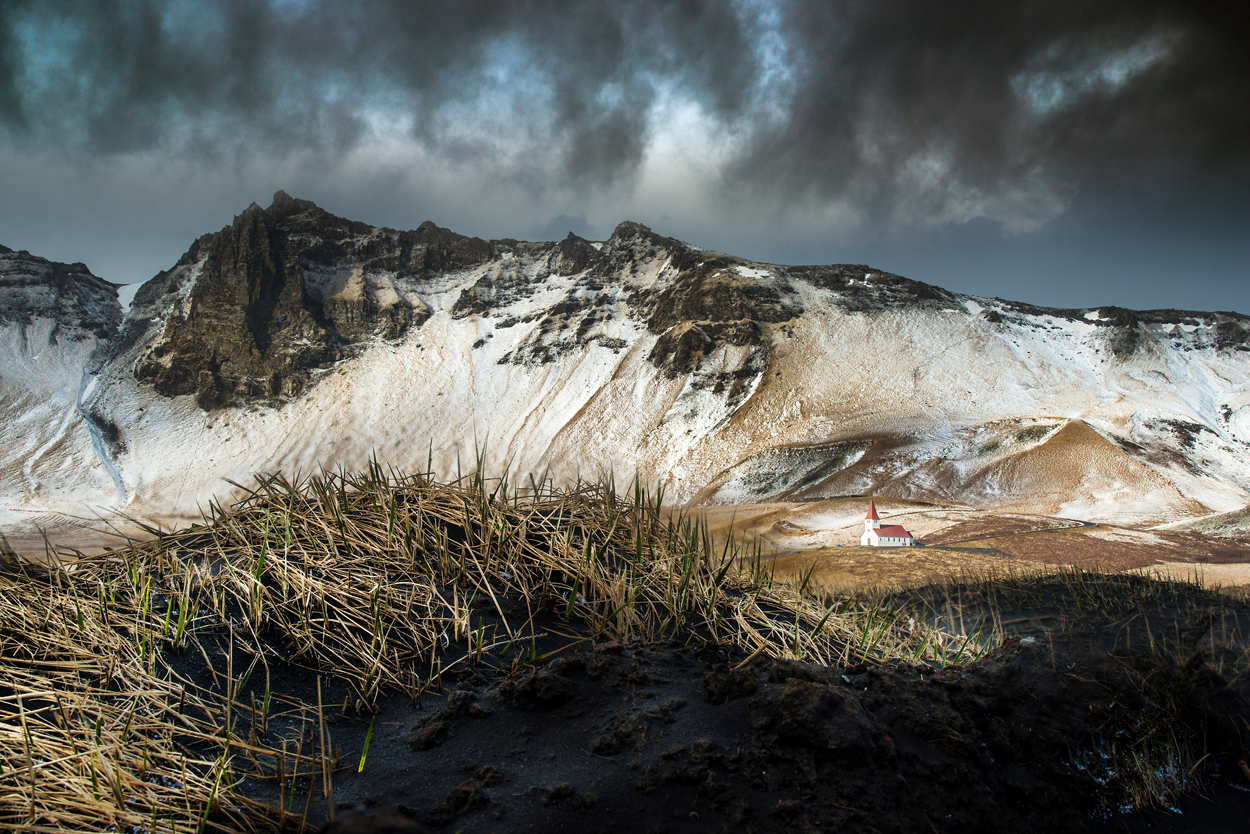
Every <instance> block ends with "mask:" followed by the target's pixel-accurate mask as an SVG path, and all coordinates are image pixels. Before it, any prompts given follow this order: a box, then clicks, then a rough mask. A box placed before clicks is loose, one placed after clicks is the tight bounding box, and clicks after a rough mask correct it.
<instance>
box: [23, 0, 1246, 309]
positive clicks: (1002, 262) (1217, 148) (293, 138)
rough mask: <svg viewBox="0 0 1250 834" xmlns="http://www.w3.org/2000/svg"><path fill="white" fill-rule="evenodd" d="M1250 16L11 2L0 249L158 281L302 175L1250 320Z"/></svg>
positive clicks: (1142, 3) (525, 231) (380, 219)
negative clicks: (209, 236)
mask: <svg viewBox="0 0 1250 834" xmlns="http://www.w3.org/2000/svg"><path fill="white" fill-rule="evenodd" d="M1245 7H1246V4H1245V3H1244V0H1242V2H1228V3H1206V4H1204V3H1195V2H1155V1H1153V0H1122V2H1101V3H1098V2H1089V0H1079V2H1064V0H1034V1H1033V2H1028V1H1027V0H1026V1H1025V2H1002V1H1001V0H984V2H970V1H968V0H955V1H954V2H945V3H935V2H932V0H865V1H864V2H836V1H834V0H826V1H825V2H782V1H781V0H779V1H778V2H762V1H761V2H755V1H754V0H740V1H739V2H727V0H715V1H713V0H708V2H693V0H692V1H691V2H671V3H661V2H628V0H621V2H611V1H610V0H586V2H551V1H549V2H540V1H539V0H531V2H520V1H511V2H505V1H504V0H494V1H488V0H480V1H479V2H473V0H466V1H465V2H456V3H448V2H446V0H439V2H413V1H412V0H390V1H389V2H370V3H367V4H364V3H358V2H355V0H351V1H350V2H349V1H348V0H342V1H341V2H339V0H271V2H268V3H265V2H248V0H149V2H127V1H126V0H84V1H83V2H73V0H39V1H38V2H27V1H26V0H0V243H3V244H4V245H7V246H9V247H11V248H15V249H28V250H30V251H32V252H34V253H35V254H39V255H43V256H45V257H49V258H52V259H55V260H61V261H82V262H84V263H86V264H87V265H88V266H89V267H90V268H91V269H92V270H93V271H94V272H95V273H96V274H98V275H101V276H102V277H104V278H107V279H109V280H112V281H116V282H119V283H130V282H138V281H143V280H146V279H148V278H150V277H151V276H152V275H153V274H155V273H156V272H157V271H158V270H160V269H164V268H168V267H169V266H171V265H172V264H173V263H174V262H175V261H176V260H177V258H178V257H179V256H180V255H181V254H182V253H183V252H184V251H185V250H186V249H187V248H188V246H189V245H190V243H191V241H192V240H193V239H194V238H195V237H196V236H197V235H199V234H202V233H205V232H209V231H215V230H217V229H219V228H220V227H222V226H223V225H225V224H227V223H229V222H230V220H231V218H232V217H233V216H234V215H235V214H237V213H239V212H240V211H242V210H243V209H244V208H246V207H247V205H248V204H249V203H251V202H253V201H255V202H258V203H260V204H261V205H268V204H269V202H270V199H271V197H272V194H273V192H274V191H276V190H277V189H279V188H282V189H285V190H286V191H288V192H289V193H291V194H292V195H294V196H298V197H303V198H307V199H311V200H314V201H316V202H317V203H318V204H319V205H321V206H323V207H324V208H326V209H328V210H329V211H332V212H334V213H336V214H340V215H344V216H347V217H350V218H353V219H357V220H363V221H366V222H368V223H373V224H377V225H387V226H392V227H395V228H415V227H416V226H417V225H419V224H420V223H421V222H422V221H424V220H427V219H428V220H433V221H434V222H436V223H438V224H439V225H440V226H446V227H449V228H451V229H453V230H455V231H458V232H461V233H464V234H472V235H479V236H482V237H488V238H499V237H516V238H522V239H553V238H562V237H564V236H565V235H566V234H567V233H568V232H569V231H573V232H575V233H577V234H579V235H582V236H584V237H588V238H592V239H596V238H598V239H602V238H605V237H607V236H608V235H609V234H610V233H611V231H612V229H613V227H614V226H615V225H616V224H617V223H618V222H620V221H622V220H627V219H628V220H637V221H640V222H643V223H646V224H647V225H649V226H651V227H652V228H653V229H655V230H656V231H658V232H660V233H662V234H666V235H670V236H673V237H678V238H681V239H684V240H688V241H690V242H692V243H695V244H698V245H700V246H703V247H706V248H712V249H718V250H721V251H725V252H730V253H733V254H736V255H741V256H744V257H749V258H753V259H757V260H763V261H771V262H776V263H787V264H794V263H840V262H851V263H868V264H871V265H872V266H874V267H877V268H879V269H885V270H889V271H891V272H897V273H899V274H902V275H906V276H907V277H909V278H914V279H917V280H921V281H927V282H929V283H934V284H938V285H941V286H944V287H947V288H949V289H952V290H956V291H960V292H969V293H975V294H979V295H993V296H999V297H1003V298H1010V299H1016V300H1023V301H1029V302H1033V303H1037V304H1046V305H1052V306H1070V307H1089V306H1100V305H1118V306H1122V307H1134V308H1153V307H1179V308H1188V309H1200V310H1237V311H1240V312H1243V313H1250V48H1248V47H1247V44H1250V23H1248V22H1247V17H1248V15H1247V12H1246V11H1245Z"/></svg>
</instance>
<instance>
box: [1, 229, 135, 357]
mask: <svg viewBox="0 0 1250 834" xmlns="http://www.w3.org/2000/svg"><path fill="white" fill-rule="evenodd" d="M118 286H119V285H117V284H113V283H110V282H108V281H105V280H104V279H103V278H99V277H97V276H95V275H92V274H91V270H89V269H87V267H85V266H83V265H82V264H63V263H57V262H55V261H49V260H47V259H46V258H40V257H38V256H35V255H31V254H30V253H29V252H14V251H13V250H12V249H9V248H8V247H0V325H4V324H9V323H19V324H23V325H27V326H29V325H30V324H32V323H33V322H34V321H35V319H40V318H42V319H49V320H51V321H53V322H54V323H55V326H54V327H53V329H52V331H51V333H50V335H49V338H50V339H51V341H53V342H56V341H58V340H60V339H63V338H64V339H68V340H70V341H75V342H76V341H81V340H83V339H87V338H93V337H94V338H96V339H100V340H110V339H113V338H114V337H115V336H116V335H117V331H118V327H119V326H120V324H121V319H122V309H121V304H120V303H119V302H118V300H117V287H118Z"/></svg>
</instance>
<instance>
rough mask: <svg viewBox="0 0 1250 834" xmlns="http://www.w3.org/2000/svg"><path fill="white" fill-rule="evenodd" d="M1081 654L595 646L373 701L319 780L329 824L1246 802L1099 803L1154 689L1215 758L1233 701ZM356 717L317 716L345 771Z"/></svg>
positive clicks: (1134, 826) (1066, 816)
mask: <svg viewBox="0 0 1250 834" xmlns="http://www.w3.org/2000/svg"><path fill="white" fill-rule="evenodd" d="M1088 645H1089V644H1088V642H1087V641H1086V640H1085V639H1084V638H1083V637H1082V636H1080V635H1073V636H1068V637H1054V638H1042V639H1032V640H1030V639H1027V638H1026V639H1025V640H1024V641H1022V640H1020V639H1019V638H1012V639H1010V640H1008V641H1007V642H1006V643H1005V644H1004V645H1002V646H1001V647H1000V648H998V649H996V650H994V651H993V652H991V653H990V654H989V655H987V656H986V657H985V658H983V659H982V660H981V661H979V662H978V663H976V664H973V665H971V666H967V667H952V668H948V669H946V670H935V669H933V668H931V667H928V666H925V665H916V666H909V665H892V666H885V665H874V664H867V663H860V664H858V665H854V666H850V667H847V668H832V667H826V666H817V665H812V664H808V663H804V662H800V661H793V660H773V659H769V658H766V657H757V658H752V659H750V660H749V662H745V663H744V658H743V657H742V655H741V654H740V653H734V652H729V651H726V649H725V648H724V647H720V646H717V645H715V644H711V643H708V644H705V645H702V646H699V647H694V646H683V645H681V644H679V643H672V644H648V645H631V646H628V647H626V646H622V645H620V644H619V643H606V644H601V645H598V646H596V647H594V648H593V649H587V650H584V651H580V652H578V653H570V654H568V655H567V656H564V657H560V658H556V659H554V660H552V661H551V662H550V663H548V664H547V665H546V666H544V667H542V668H539V669H526V670H524V671H521V672H517V673H514V674H512V675H510V676H508V677H505V678H503V679H502V680H498V681H491V680H487V679H485V678H481V677H477V676H476V675H469V676H467V677H466V679H465V680H462V681H460V682H459V683H456V684H454V687H455V688H454V689H451V690H450V691H447V692H445V693H444V694H442V695H441V696H439V697H437V698H427V699H426V701H425V703H424V704H423V709H418V708H417V707H416V705H414V704H411V703H410V702H408V701H407V700H404V701H403V702H402V703H398V702H396V701H395V700H394V699H392V700H390V701H388V702H386V703H385V705H384V706H383V708H382V711H381V712H380V713H379V714H378V715H377V716H376V717H375V718H374V719H373V724H374V727H375V730H374V735H373V738H372V743H371V746H370V747H369V751H368V755H367V757H366V759H365V762H364V767H363V771H362V772H360V773H357V772H356V767H349V768H348V772H347V773H346V774H342V775H336V776H335V783H334V786H333V797H334V801H335V804H336V814H337V819H336V821H335V822H334V823H332V824H329V825H327V826H326V827H325V828H324V831H325V832H339V833H340V834H341V832H363V831H368V832H391V831H394V832H400V831H425V830H448V831H452V830H454V831H474V832H476V831H483V832H486V831H498V832H509V831H604V832H609V831H612V832H635V831H636V832H644V831H645V832H660V831H674V832H675V831H742V832H749V831H760V832H764V831H786V832H791V831H856V832H859V831H862V832H877V831H882V832H884V831H899V832H910V831H916V832H930V831H1015V832H1031V831H1038V832H1042V831H1046V832H1051V831H1103V830H1106V831H1117V830H1150V831H1186V830H1204V831H1208V830H1215V831H1217V830H1220V829H1219V827H1218V824H1219V817H1220V815H1224V816H1225V817H1227V816H1228V815H1229V814H1233V815H1234V817H1235V814H1236V813H1237V811H1238V809H1241V810H1243V811H1244V810H1245V809H1246V808H1247V806H1250V794H1241V793H1239V792H1238V791H1237V790H1236V789H1234V788H1232V787H1230V786H1228V785H1224V786H1223V787H1220V788H1219V790H1220V791H1221V800H1220V804H1219V806H1218V807H1217V808H1216V812H1215V814H1214V817H1212V816H1211V813H1210V812H1211V810H1212V809H1211V808H1207V807H1205V806H1202V807H1200V808H1199V810H1200V811H1201V810H1206V811H1207V812H1208V815H1207V817H1205V818H1202V819H1197V820H1195V822H1197V823H1198V824H1200V825H1202V827H1201V828H1194V827H1192V826H1188V825H1187V824H1188V823H1189V822H1190V821H1189V819H1187V817H1186V816H1185V815H1176V814H1166V813H1164V812H1155V813H1154V814H1153V815H1152V816H1150V817H1149V818H1147V817H1137V816H1131V817H1130V816H1124V815H1122V814H1117V813H1115V811H1116V808H1117V807H1118V806H1119V804H1120V803H1121V802H1122V801H1127V797H1123V796H1120V795H1119V794H1118V791H1120V790H1121V787H1122V786H1121V785H1120V782H1119V772H1120V771H1121V770H1124V769H1127V768H1128V767H1129V764H1128V761H1129V759H1130V757H1131V756H1133V755H1134V754H1136V753H1140V752H1142V750H1141V749H1140V748H1134V749H1125V748H1124V747H1121V748H1117V746H1116V741H1117V739H1122V738H1127V737H1130V736H1134V735H1137V736H1139V735H1140V734H1141V733H1140V730H1141V728H1142V722H1144V721H1149V720H1150V717H1151V713H1152V711H1155V710H1156V706H1157V705H1156V704H1155V703H1153V702H1152V693H1153V691H1154V689H1152V687H1154V688H1155V689H1161V688H1164V687H1166V688H1168V689H1179V691H1182V692H1185V693H1186V694H1187V696H1188V698H1189V700H1190V704H1191V707H1192V709H1191V711H1190V718H1191V719H1192V721H1193V722H1194V724H1195V726H1198V725H1202V726H1204V727H1205V728H1206V729H1208V730H1214V732H1212V733H1210V735H1211V736H1212V737H1213V738H1215V739H1218V740H1220V743H1221V744H1223V745H1224V747H1223V748H1222V749H1218V750H1211V751H1210V754H1211V755H1212V756H1213V757H1215V758H1220V759H1222V760H1225V761H1232V762H1236V761H1238V760H1239V759H1244V758H1245V752H1244V750H1243V749H1242V747H1241V744H1242V731H1243V729H1244V726H1243V727H1239V726H1237V724H1238V722H1239V721H1240V722H1242V723H1244V716H1245V715H1246V706H1247V701H1246V699H1245V696H1246V694H1247V693H1246V691H1245V689H1244V688H1238V687H1237V686H1230V685H1229V682H1228V681H1226V680H1224V679H1223V678H1222V677H1221V676H1220V675H1218V674H1217V673H1216V672H1215V671H1214V670H1213V669H1212V668H1211V667H1210V666H1208V665H1207V664H1206V663H1205V662H1204V659H1203V658H1202V657H1194V658H1191V659H1190V661H1189V662H1188V663H1186V664H1182V665H1175V664H1172V665H1167V664H1164V663H1161V662H1160V661H1159V660H1158V659H1157V658H1156V657H1153V656H1151V655H1148V654H1143V653H1135V652H1129V651H1121V652H1118V653H1107V652H1100V651H1096V650H1091V649H1089V648H1088ZM368 726H369V721H368V719H358V720H356V721H354V722H353V723H340V724H338V725H336V726H334V727H333V728H332V730H331V732H332V733H333V736H334V743H335V745H336V746H339V747H340V748H341V749H342V750H343V751H353V753H352V755H348V756H347V760H348V763H349V764H355V762H356V759H355V758H354V756H355V755H358V751H359V750H360V749H361V747H362V744H363V737H364V734H365V732H366V728H367V727H368ZM382 728H385V732H379V731H380V730H381V729H382ZM1164 731H1166V728H1160V732H1164ZM1145 743H1146V744H1149V742H1148V741H1147V742H1145ZM1213 787H1217V786H1213ZM316 802H317V806H319V807H320V806H321V805H322V800H321V798H320V796H319V797H318V798H317V800H316ZM1190 802H1191V804H1193V802H1194V801H1193V800H1191V801H1190ZM1198 802H1199V805H1201V802H1200V801H1198ZM1207 805H1210V803H1207ZM1212 807H1215V806H1212ZM322 810H324V808H323V807H322ZM370 814H373V816H370ZM1144 826H1148V827H1146V828H1144ZM1230 830H1231V829H1230Z"/></svg>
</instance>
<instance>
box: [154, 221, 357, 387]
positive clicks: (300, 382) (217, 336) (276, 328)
mask: <svg viewBox="0 0 1250 834" xmlns="http://www.w3.org/2000/svg"><path fill="white" fill-rule="evenodd" d="M198 243H199V242H197V244H198ZM206 248H207V253H206V255H205V257H204V260H203V266H202V268H201V271H200V275H199V277H198V279H197V280H196V281H195V283H194V286H193V287H192V288H191V292H190V296H189V299H188V301H189V303H188V304H187V307H186V310H185V312H184V313H183V314H182V315H180V316H175V317H171V318H170V319H169V320H167V322H166V323H165V327H164V333H163V338H161V339H160V340H159V341H158V342H157V343H156V344H154V345H152V347H151V349H150V350H149V351H148V353H147V355H146V356H145V357H144V358H143V359H141V360H140V361H139V362H138V363H137V364H136V367H135V375H136V376H137V377H138V378H139V379H140V380H142V381H149V382H151V383H152V384H153V386H154V387H155V388H156V390H157V391H158V392H159V393H161V394H164V395H165V396H170V397H172V396H177V395H180V394H193V395H195V398H196V402H198V403H199V405H200V406H201V407H202V408H205V409H213V408H220V407H222V406H227V405H233V404H236V403H238V402H240V401H243V400H249V399H257V398H259V399H268V400H277V399H280V398H282V397H284V396H290V395H293V394H297V393H299V391H300V390H301V389H302V388H303V386H304V384H305V382H306V380H307V376H308V372H309V370H311V369H313V368H317V367H324V366H326V365H328V364H330V363H332V362H334V361H335V360H336V359H338V358H339V357H340V355H341V352H340V347H339V345H338V339H337V338H336V337H335V334H333V333H332V332H330V331H329V330H328V329H327V327H326V324H325V323H324V321H318V318H320V317H319V316H315V315H314V312H313V311H312V310H310V309H308V306H306V304H305V301H306V298H307V294H306V292H305V288H304V280H303V275H302V271H301V270H300V268H299V261H298V253H297V252H295V251H293V248H292V247H291V246H290V245H288V240H287V236H286V234H285V233H284V232H283V231H282V230H281V229H279V228H277V227H276V225H275V224H274V223H273V221H272V220H271V219H270V218H269V217H268V215H266V214H265V212H264V211H263V210H262V209H261V208H260V207H259V206H257V205H255V204H252V206H251V207H249V208H248V210H247V211H245V212H243V214H241V215H239V216H238V217H236V218H235V221H234V224H233V225H231V226H230V227H228V228H226V229H223V230H222V231H221V232H219V233H218V234H216V235H214V236H213V237H212V238H211V240H210V241H208V242H207V246H206ZM164 277H165V276H157V278H155V279H153V281H161V280H162V279H163V278H164ZM149 283H152V282H149ZM158 286H159V285H158ZM144 289H147V288H146V287H145V288H144ZM155 289H156V288H154V290H155Z"/></svg>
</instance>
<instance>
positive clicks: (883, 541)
mask: <svg viewBox="0 0 1250 834" xmlns="http://www.w3.org/2000/svg"><path fill="white" fill-rule="evenodd" d="M859 543H860V544H861V545H863V546H864V547H911V546H912V545H914V544H915V543H916V540H915V539H914V538H912V535H911V533H908V532H907V531H906V530H904V529H903V528H902V526H901V525H898V524H885V525H883V524H882V523H881V516H879V515H877V505H876V504H875V503H874V502H873V500H872V499H871V498H869V499H868V515H866V516H864V535H862V536H860V537H859Z"/></svg>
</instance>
